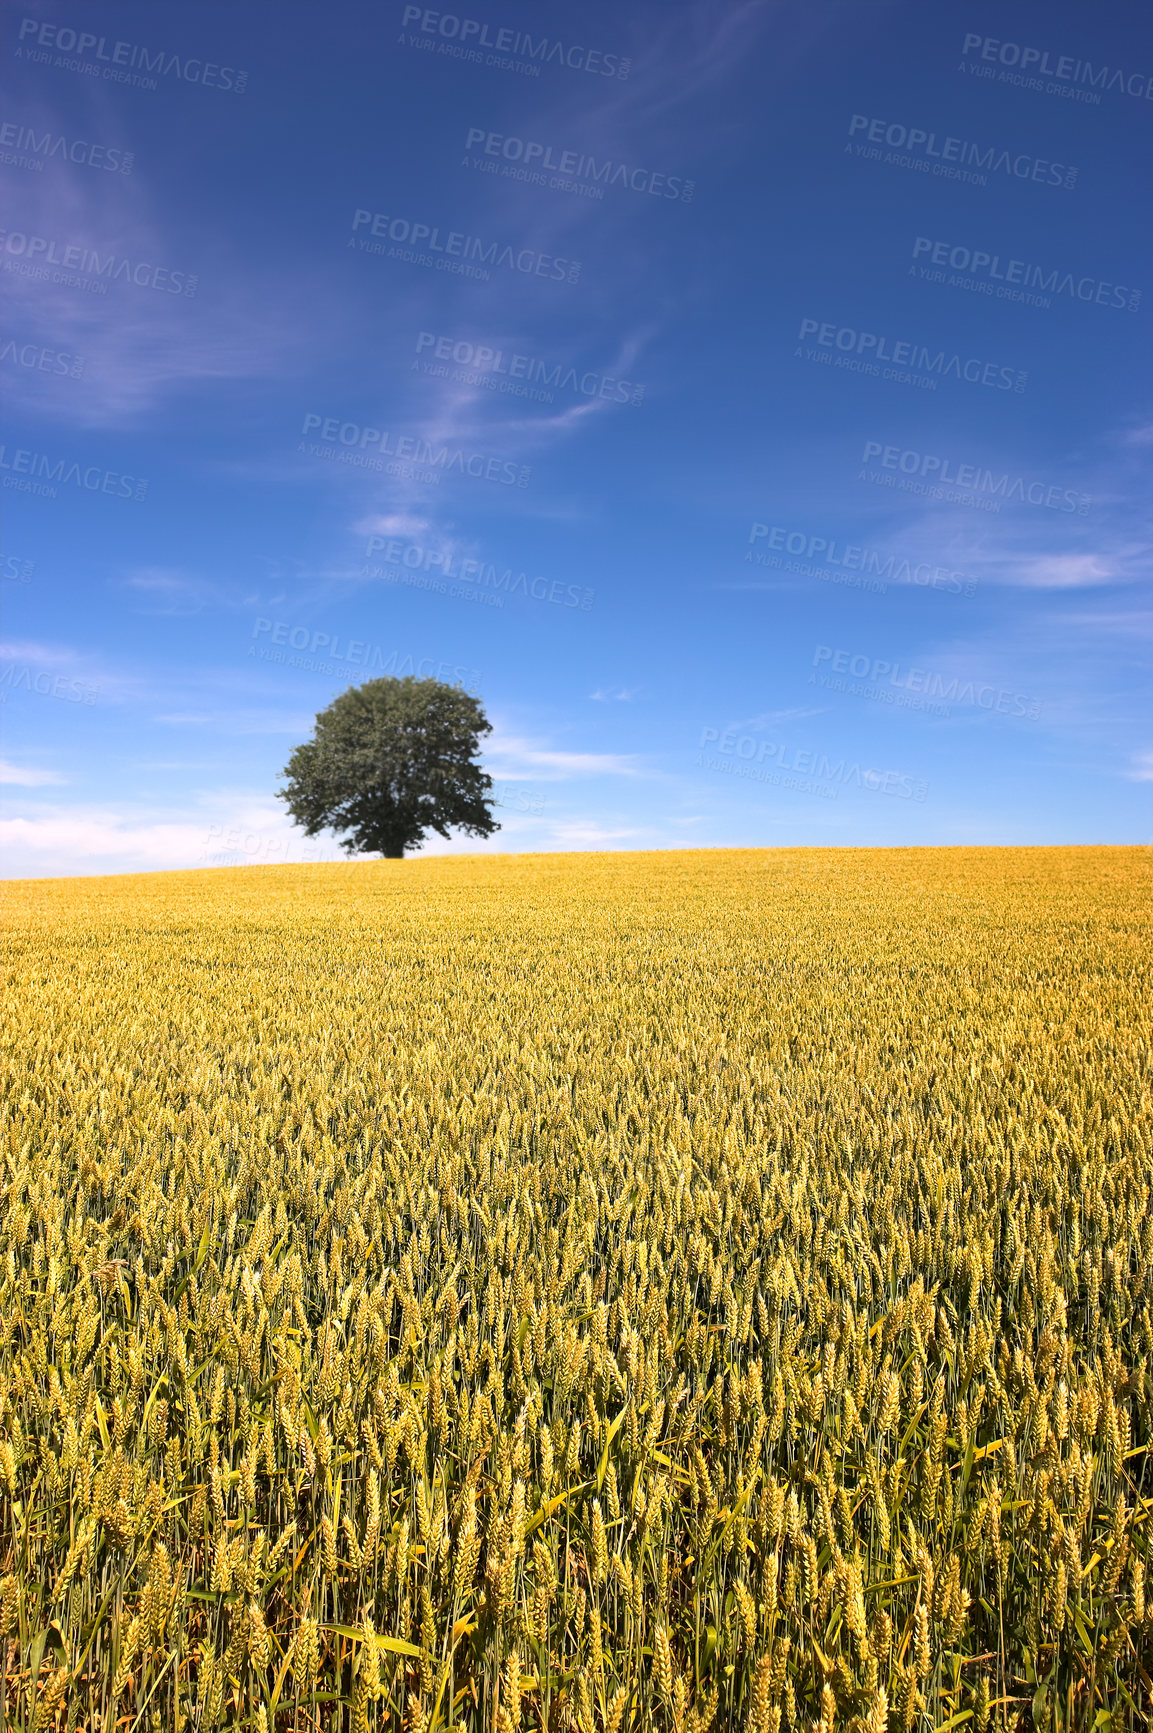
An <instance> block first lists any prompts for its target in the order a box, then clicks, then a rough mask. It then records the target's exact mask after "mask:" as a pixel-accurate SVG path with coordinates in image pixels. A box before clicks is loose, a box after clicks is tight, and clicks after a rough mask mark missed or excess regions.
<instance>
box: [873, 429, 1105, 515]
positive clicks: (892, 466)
mask: <svg viewBox="0 0 1153 1733" xmlns="http://www.w3.org/2000/svg"><path fill="white" fill-rule="evenodd" d="M873 458H879V459H880V463H881V468H882V470H891V471H894V472H895V473H894V476H893V482H894V485H902V484H900V483H898V481H897V477H898V475H899V476H901V477H903V478H904V480H905V481H906V482H908V483H909V484H910V489H911V491H914V492H926V491H931V490H932V489H933V488H937V487H941V488H947V487H958V488H962V489H964V490H965V491H967V492H969V493H972V494H973V495H974V496H986V495H987V496H989V499H990V503H991V505H992V506H993V507H994V508H999V503H1000V501H1001V500H1011V499H1017V500H1020V501H1021V503H1022V505H1026V504H1027V505H1040V506H1045V507H1046V508H1047V509H1048V510H1049V511H1062V512H1076V513H1077V514H1078V515H1079V516H1080V517H1084V516H1085V515H1086V513H1087V512H1088V510H1089V507H1090V505H1091V503H1092V502H1091V500H1090V497H1089V495H1088V494H1087V493H1078V492H1077V490H1076V489H1075V488H1071V487H1058V486H1050V485H1047V484H1046V483H1045V482H1043V481H1029V480H1027V479H1026V477H1025V476H1023V475H1011V474H1010V473H1009V471H1007V470H1006V471H1004V472H1002V474H1000V475H996V474H994V472H993V471H992V470H991V469H982V468H981V466H980V465H979V464H976V463H954V461H953V459H952V458H951V457H938V456H935V455H934V454H933V453H932V452H927V451H902V449H901V447H900V446H899V445H885V444H884V443H883V442H882V441H881V440H879V439H867V440H866V441H865V449H864V451H863V452H862V454H861V461H862V463H869V462H870V461H871V460H872V459H873ZM862 479H868V477H867V476H866V475H864V474H862Z"/></svg>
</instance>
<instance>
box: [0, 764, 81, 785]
mask: <svg viewBox="0 0 1153 1733" xmlns="http://www.w3.org/2000/svg"><path fill="white" fill-rule="evenodd" d="M67 780H68V778H67V777H66V776H61V775H60V773H59V771H56V770H37V769H36V768H35V766H33V765H30V764H13V763H12V762H11V760H10V759H7V758H0V783H5V784H7V785H8V786H10V787H14V788H48V787H49V786H51V785H53V784H59V783H63V782H67Z"/></svg>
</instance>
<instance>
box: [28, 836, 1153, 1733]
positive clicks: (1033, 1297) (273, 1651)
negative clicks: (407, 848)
mask: <svg viewBox="0 0 1153 1733" xmlns="http://www.w3.org/2000/svg"><path fill="white" fill-rule="evenodd" d="M1147 856H1148V851H1143V850H1140V849H1124V848H1099V849H1097V848H1082V849H1047V850H1028V849H951V850H950V849H946V850H892V851H888V850H867V851H866V850H772V851H768V850H765V851H762V850H749V851H738V850H725V851H700V852H684V853H675V852H673V853H660V854H648V855H645V854H633V855H628V854H608V855H606V854H600V855H563V856H560V855H558V856H547V855H540V856H522V857H513V856H508V857H499V856H496V857H475V856H474V857H455V858H453V857H443V858H440V859H431V860H418V861H409V862H365V863H358V864H349V865H325V866H311V867H269V868H248V869H224V870H216V871H201V872H188V873H162V874H155V875H144V876H133V877H121V878H105V879H79V880H56V881H37V882H26V883H22V884H19V885H15V886H10V887H9V890H8V898H7V908H8V912H7V917H6V922H5V925H6V928H7V987H6V1002H7V1015H6V1057H5V1070H6V1079H5V1081H6V1089H5V1095H6V1103H7V1105H6V1109H5V1122H4V1141H3V1155H2V1167H0V1187H2V1191H0V1195H2V1238H0V1578H2V1582H0V1645H2V1650H3V1656H4V1665H3V1682H2V1684H0V1692H2V1693H3V1695H2V1697H0V1724H3V1726H4V1727H5V1728H8V1727H10V1728H12V1729H19V1730H20V1733H30V1730H33V1729H35V1730H40V1729H48V1728H58V1729H63V1728H65V1727H67V1728H68V1729H77V1728H84V1729H89V1728H91V1729H101V1730H105V1733H112V1730H113V1729H118V1730H121V1733H135V1730H136V1729H140V1730H148V1733H151V1730H153V1729H165V1730H167V1729H177V1730H178V1729H200V1728H205V1729H207V1728H213V1727H234V1728H250V1729H254V1730H258V1733H275V1730H277V1729H289V1728H294V1729H297V1728H298V1729H304V1728H313V1729H321V1728H324V1729H338V1728H339V1729H349V1730H357V1733H361V1730H364V1729H367V1728H388V1729H393V1730H397V1733H399V1730H400V1729H402V1728H404V1729H413V1730H421V1733H431V1730H432V1729H441V1728H446V1727H450V1726H451V1727H455V1728H459V1729H462V1730H465V1729H467V1730H469V1733H481V1730H482V1729H483V1730H485V1733H490V1730H491V1733H511V1730H512V1729H514V1728H525V1729H538V1728H540V1729H544V1728H547V1729H550V1730H553V1729H564V1730H574V1733H575V1730H578V1729H579V1730H580V1733H642V1730H644V1733H648V1730H654V1733H656V1730H659V1733H704V1730H705V1729H706V1728H712V1729H716V1730H717V1733H726V1730H728V1729H733V1730H739V1733H746V1730H747V1733H782V1730H785V1733H794V1730H796V1733H808V1730H809V1729H819V1730H820V1733H833V1730H834V1729H845V1730H847V1733H884V1730H885V1729H892V1730H893V1733H896V1730H898V1729H899V1730H909V1729H917V1730H919V1733H931V1730H932V1733H946V1730H949V1729H954V1728H961V1727H966V1726H971V1727H972V1729H974V1730H975V1733H984V1730H985V1729H986V1728H1006V1729H1007V1728H1012V1729H1031V1728H1036V1729H1074V1728H1076V1729H1082V1728H1083V1729H1086V1730H1093V1733H1099V1730H1105V1729H1108V1730H1116V1729H1121V1728H1125V1729H1130V1728H1132V1729H1136V1728H1140V1727H1145V1726H1148V1725H1149V1718H1150V1713H1151V1704H1153V1681H1151V1679H1150V1669H1151V1667H1153V1660H1151V1656H1153V1570H1151V1564H1150V1543H1151V1535H1153V1521H1151V1516H1153V1476H1151V1473H1150V1467H1149V1443H1150V1421H1151V1404H1153V1384H1151V1377H1150V1351H1151V1349H1153V1321H1151V1314H1150V1306H1151V1302H1153V1209H1151V1203H1150V1186H1151V1183H1153V1092H1151V1087H1150V1085H1151V1081H1153V1072H1151V1049H1150V1007H1151V1003H1153V999H1151V995H1150V991H1149V985H1150V983H1149V975H1150V960H1151V958H1153V947H1151V945H1150V942H1149V940H1150V932H1149V928H1150V918H1149V908H1150V895H1149V893H1150V889H1151V885H1153V880H1151V876H1150V871H1149V862H1148V858H1147Z"/></svg>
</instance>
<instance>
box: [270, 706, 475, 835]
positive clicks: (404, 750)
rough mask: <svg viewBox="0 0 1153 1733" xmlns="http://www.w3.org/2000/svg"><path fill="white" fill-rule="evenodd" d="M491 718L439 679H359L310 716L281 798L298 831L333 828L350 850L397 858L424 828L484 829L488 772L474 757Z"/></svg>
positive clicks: (307, 832)
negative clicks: (308, 733)
mask: <svg viewBox="0 0 1153 1733" xmlns="http://www.w3.org/2000/svg"><path fill="white" fill-rule="evenodd" d="M491 732H492V724H491V722H489V720H488V718H487V717H486V716H485V713H484V711H483V709H482V708H481V705H480V702H479V700H478V699H476V698H473V697H472V696H471V695H470V694H469V693H467V692H465V691H463V690H462V689H461V688H460V687H459V686H449V685H446V684H445V682H444V681H442V680H416V679H413V678H412V677H411V676H410V677H409V678H407V679H403V680H397V679H393V678H386V679H382V680H367V681H365V683H364V685H363V686H350V687H349V688H348V690H347V691H346V692H342V693H341V694H340V696H339V697H338V698H336V699H334V700H333V702H332V703H331V704H330V705H329V706H328V708H327V709H326V710H322V711H321V712H320V714H319V715H318V716H317V718H316V728H315V730H314V733H313V736H312V739H311V740H306V741H305V742H304V744H303V745H302V746H298V747H297V748H296V750H295V751H294V752H293V754H292V757H291V758H290V759H289V761H288V764H287V765H286V766H285V769H284V772H283V775H284V776H285V777H286V778H287V782H288V786H287V787H286V788H284V789H281V790H280V791H279V792H278V796H277V798H278V799H280V800H283V801H286V802H287V803H288V810H289V812H290V813H291V814H292V816H293V818H294V819H295V821H296V823H297V824H299V825H302V826H303V828H304V832H305V835H306V836H316V835H317V834H318V833H319V832H320V831H322V830H332V831H335V832H336V833H337V834H338V835H340V833H342V832H346V833H348V834H347V835H345V836H342V837H341V847H342V848H343V849H345V850H346V851H347V853H349V854H382V855H384V856H385V858H386V859H387V860H400V859H401V858H402V857H403V855H404V851H405V849H407V848H415V847H416V846H417V844H418V843H420V842H422V841H423V840H424V838H425V836H426V834H427V833H428V832H429V831H430V830H434V831H436V832H437V834H438V835H439V836H444V837H447V836H448V834H449V829H450V827H451V828H452V829H455V830H458V831H463V832H464V834H465V835H466V836H491V835H492V833H493V831H494V830H499V829H500V826H499V825H498V824H497V823H496V822H495V821H494V819H493V816H492V808H491V806H490V804H489V801H488V798H487V797H488V791H489V790H490V789H491V787H492V778H491V777H490V776H487V775H486V774H485V772H484V771H483V770H482V769H481V768H480V765H479V764H478V763H477V753H478V752H479V750H480V739H481V736H482V735H484V734H491Z"/></svg>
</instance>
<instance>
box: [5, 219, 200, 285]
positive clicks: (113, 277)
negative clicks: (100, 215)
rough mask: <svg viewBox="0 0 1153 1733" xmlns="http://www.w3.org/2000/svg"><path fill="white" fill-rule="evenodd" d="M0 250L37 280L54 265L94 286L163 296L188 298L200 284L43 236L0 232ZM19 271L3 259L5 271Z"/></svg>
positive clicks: (158, 268)
mask: <svg viewBox="0 0 1153 1733" xmlns="http://www.w3.org/2000/svg"><path fill="white" fill-rule="evenodd" d="M0 250H2V251H3V252H4V253H6V254H8V255H9V257H10V258H12V259H20V260H22V261H26V262H27V265H28V266H30V267H32V270H31V272H30V274H32V275H38V276H43V275H44V274H45V272H46V268H47V267H48V266H49V265H55V266H59V267H60V269H61V270H63V271H65V272H69V271H75V272H76V273H77V276H78V277H86V278H91V279H93V280H94V281H97V282H99V281H101V280H103V279H107V280H108V281H109V282H122V283H133V284H135V286H136V288H138V289H159V290H161V291H162V292H163V293H165V294H167V295H187V296H189V297H191V296H194V295H195V294H196V290H197V285H198V284H199V281H200V279H199V277H192V276H189V274H188V272H187V271H170V270H169V269H168V268H167V266H165V265H152V264H149V263H148V261H147V260H145V259H122V258H120V257H119V256H118V255H117V254H116V253H103V254H101V253H98V252H96V251H95V250H94V249H93V248H91V247H81V246H72V245H69V244H68V243H67V242H65V241H56V240H52V239H50V238H49V237H48V236H46V235H27V234H24V233H22V232H21V231H19V230H16V231H15V232H12V231H9V230H8V229H0ZM19 268H20V267H16V266H13V265H11V264H9V262H8V259H5V269H6V270H14V269H19Z"/></svg>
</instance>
